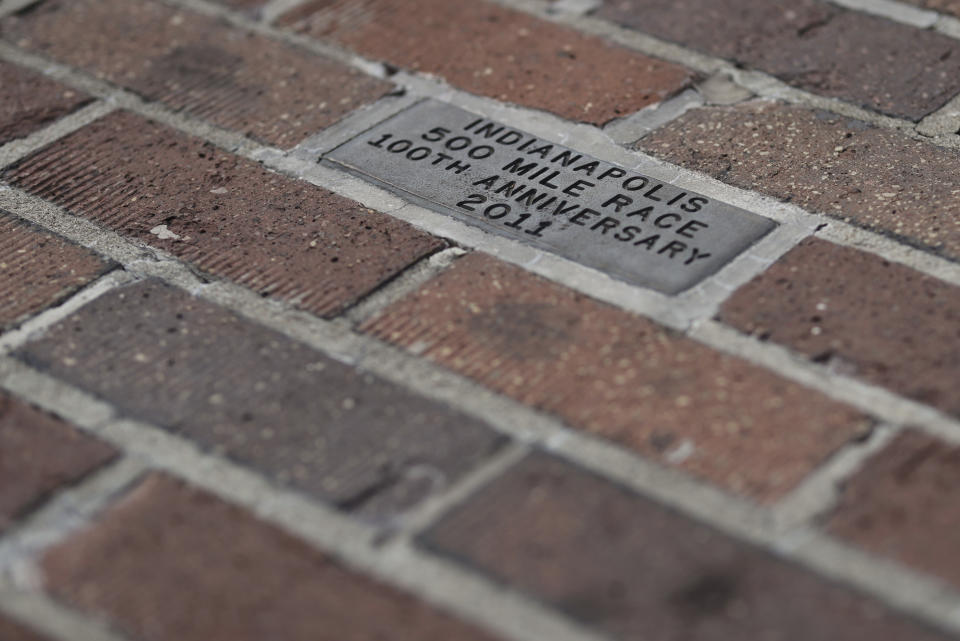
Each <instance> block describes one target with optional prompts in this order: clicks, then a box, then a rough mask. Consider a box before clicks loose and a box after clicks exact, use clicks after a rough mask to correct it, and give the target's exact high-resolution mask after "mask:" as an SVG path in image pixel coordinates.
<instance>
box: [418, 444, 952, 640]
mask: <svg viewBox="0 0 960 641" xmlns="http://www.w3.org/2000/svg"><path fill="white" fill-rule="evenodd" d="M424 543H425V545H426V546H427V547H428V548H429V549H431V550H433V551H437V552H440V553H443V554H447V555H450V556H452V557H454V558H455V559H457V560H459V561H461V562H465V563H468V564H469V565H471V566H473V567H475V568H478V569H480V570H481V571H485V572H487V573H489V574H490V575H492V576H493V577H494V578H495V579H497V580H499V581H502V582H505V583H507V584H509V585H511V586H513V587H516V588H519V589H520V590H523V591H525V592H528V593H530V594H532V595H533V596H534V597H536V598H539V599H541V600H543V601H546V602H547V603H549V604H550V605H552V606H553V607H555V608H558V609H559V610H561V611H562V612H564V613H565V614H567V615H568V616H570V617H571V618H573V619H575V620H577V621H579V622H581V623H583V624H586V625H588V626H593V627H595V628H597V629H599V630H601V631H603V632H606V633H608V634H611V635H613V637H614V638H617V639H624V640H626V639H650V640H654V639H655V640H657V641H661V640H662V641H745V640H746V639H751V640H758V641H759V640H760V639H765V640H766V639H768V640H771V641H774V640H775V641H811V640H813V639H843V640H844V641H876V640H878V639H883V640H884V641H920V640H924V641H932V640H933V639H946V638H947V637H946V635H942V634H940V633H937V632H935V631H933V630H931V629H925V628H924V627H923V626H922V625H920V624H918V623H915V622H913V621H911V620H910V619H909V618H907V617H904V616H902V615H898V614H896V613H894V612H892V611H890V610H887V609H886V608H884V607H883V606H882V605H881V604H880V603H877V602H876V601H873V600H871V599H869V598H867V597H866V596H864V595H861V594H858V593H856V592H855V591H853V590H850V589H848V588H844V587H843V586H840V585H837V584H832V583H830V582H829V581H827V580H825V579H823V578H820V577H818V576H816V575H814V574H813V573H811V572H809V571H808V570H805V569H803V568H800V567H798V566H795V565H792V564H789V563H787V562H785V561H783V560H780V559H778V558H776V557H774V556H773V555H770V554H768V553H766V552H763V551H761V550H758V549H756V548H753V547H751V546H749V545H747V544H745V543H742V542H738V541H736V540H734V539H732V538H730V537H728V536H726V535H724V534H723V533H721V532H719V531H717V530H714V529H713V528H710V527H708V526H705V525H702V524H699V523H697V522H695V521H693V520H691V519H689V518H687V517H685V516H683V515H681V514H679V513H677V512H676V511H674V510H672V509H670V508H668V507H665V506H662V505H659V504H657V503H655V502H654V501H651V500H649V499H647V498H644V497H642V496H638V495H636V494H634V493H632V492H630V491H628V490H625V489H623V488H620V487H618V486H616V485H614V484H613V483H611V482H610V481H607V480H604V479H601V478H599V477H597V476H594V475H593V474H590V473H588V472H586V471H584V470H582V469H579V468H577V467H574V466H573V465H570V464H569V463H566V462H564V461H562V460H560V459H556V458H553V457H550V456H547V455H545V454H541V453H536V454H534V455H532V456H530V457H528V458H527V459H526V460H525V461H523V462H522V463H520V464H519V465H518V466H516V467H515V468H513V469H511V470H510V471H508V472H507V473H506V474H505V475H504V476H503V477H501V478H499V479H497V480H496V481H494V482H493V483H491V484H490V485H489V486H487V487H485V488H483V490H481V491H480V492H479V493H478V494H476V495H475V496H474V497H472V498H471V499H470V500H468V501H467V502H466V503H464V504H462V505H460V506H458V507H457V508H455V509H454V510H453V511H452V513H450V514H448V515H447V516H446V517H444V519H443V520H441V521H440V522H439V523H438V524H437V525H435V526H434V527H433V528H432V529H431V530H430V531H428V532H427V534H426V535H425V537H424Z"/></svg>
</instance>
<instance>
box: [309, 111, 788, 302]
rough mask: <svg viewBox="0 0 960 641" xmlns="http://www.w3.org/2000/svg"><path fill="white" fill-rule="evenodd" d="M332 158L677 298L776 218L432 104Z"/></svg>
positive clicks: (429, 202)
mask: <svg viewBox="0 0 960 641" xmlns="http://www.w3.org/2000/svg"><path fill="white" fill-rule="evenodd" d="M325 162H327V163H329V164H331V165H332V166H334V167H338V168H341V169H344V170H346V171H348V172H350V173H352V174H355V175H357V176H359V177H361V178H364V179H366V180H369V181H372V182H374V183H377V184H379V185H381V186H383V187H385V188H387V189H389V190H391V191H393V192H396V193H399V194H400V195H402V196H404V197H407V198H408V199H410V200H413V201H414V202H417V203H420V204H422V205H424V206H426V207H429V208H430V209H433V210H436V211H439V212H441V213H445V214H449V215H451V216H453V217H455V218H457V219H459V220H462V221H463V222H465V223H468V224H470V225H475V226H478V227H482V228H483V229H485V230H488V231H491V232H493V233H497V234H501V235H504V236H508V237H510V238H513V239H515V240H518V241H520V242H523V243H527V244H529V245H534V246H536V247H539V248H542V249H544V250H546V251H549V252H553V253H556V254H559V255H560V256H564V257H566V258H569V259H570V260H574V261H577V262H578V263H582V264H584V265H587V266H589V267H593V268H595V269H598V270H600V271H603V272H605V273H607V274H610V275H611V276H614V277H616V278H619V279H622V280H625V281H627V282H629V283H633V284H636V285H642V286H645V287H652V288H653V289H656V290H659V291H661V292H664V293H667V294H677V293H679V292H682V291H683V290H685V289H687V288H689V287H691V286H693V285H695V284H696V283H698V282H700V281H701V280H702V279H703V278H705V277H707V276H708V275H710V274H712V273H714V272H716V271H717V270H718V269H720V267H722V266H723V265H724V264H726V263H727V262H728V261H730V260H731V259H732V258H733V257H734V256H736V255H737V254H739V253H740V252H742V251H743V250H744V249H746V248H747V247H749V246H750V245H751V244H753V243H754V242H756V241H757V240H758V239H760V238H761V237H762V236H764V235H765V234H767V233H768V232H770V230H772V229H773V228H774V227H775V226H776V223H774V222H773V221H772V220H770V219H767V218H764V217H762V216H758V215H756V214H753V213H751V212H748V211H745V210H743V209H739V208H737V207H734V206H732V205H728V204H726V203H722V202H718V201H716V200H714V199H712V198H708V197H707V196H703V195H701V194H698V193H696V192H692V191H687V190H684V189H681V188H679V187H676V186H674V185H671V184H669V183H665V182H663V181H660V180H656V179H654V178H651V177H649V176H644V175H643V174H639V173H637V172H635V171H630V170H628V169H626V168H624V167H621V166H619V165H615V164H612V163H609V162H606V161H603V160H599V159H597V158H594V157H592V156H589V155H587V154H584V153H580V152H577V151H576V150H573V149H570V148H568V147H563V146H561V145H557V144H554V143H551V142H548V141H545V140H542V139H540V138H537V137H536V136H533V135H531V134H528V133H526V132H524V131H521V130H519V129H513V128H510V127H508V126H506V125H503V124H501V123H498V122H495V121H492V120H489V119H487V118H484V117H482V116H479V115H477V114H473V113H470V112H468V111H464V110H463V109H460V108H458V107H454V106H452V105H448V104H446V103H442V102H439V101H436V100H425V101H423V102H419V103H417V104H415V105H413V106H411V107H409V108H407V109H406V110H404V111H402V112H400V113H398V114H396V115H395V116H393V117H392V118H389V119H388V120H386V121H384V122H382V123H380V124H379V125H377V126H376V127H374V128H373V129H370V130H368V131H367V132H365V133H363V134H361V135H359V136H357V137H356V138H353V139H352V140H350V141H348V142H346V143H344V144H343V145H341V146H340V147H337V148H336V149H334V150H333V151H332V152H330V154H328V155H327V157H326V159H325Z"/></svg>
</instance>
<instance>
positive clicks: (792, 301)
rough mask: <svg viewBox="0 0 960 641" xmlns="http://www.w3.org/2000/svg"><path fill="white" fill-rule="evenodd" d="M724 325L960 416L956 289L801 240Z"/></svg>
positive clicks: (725, 310) (749, 287) (752, 286)
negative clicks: (781, 345) (755, 335)
mask: <svg viewBox="0 0 960 641" xmlns="http://www.w3.org/2000/svg"><path fill="white" fill-rule="evenodd" d="M719 319H720V320H722V321H723V322H725V323H728V324H730V325H733V326H734V327H736V328H738V329H740V330H742V331H744V332H749V333H752V334H757V335H759V336H762V337H763V338H764V339H765V340H770V341H773V342H776V343H781V344H784V345H787V346H789V347H790V348H792V349H795V350H797V351H799V352H802V353H803V354H805V355H806V356H808V357H810V358H811V359H813V360H814V361H817V362H821V363H827V364H829V365H831V366H832V367H833V368H834V369H837V370H839V371H842V372H844V373H846V374H851V375H854V376H857V377H860V378H863V379H865V380H867V381H869V382H871V383H874V384H876V385H881V386H883V387H886V388H888V389H890V390H892V391H894V392H896V393H898V394H903V395H905V396H908V397H910V398H912V399H915V400H917V401H920V402H922V403H927V404H929V405H933V406H935V407H937V408H939V409H942V410H944V411H945V412H949V413H952V414H954V415H960V396H958V395H957V393H956V389H957V386H958V385H960V344H958V342H957V327H958V326H960V288H957V287H954V286H951V285H948V284H947V283H945V282H943V281H941V280H938V279H936V278H932V277H930V276H925V275H923V274H921V273H919V272H916V271H914V270H912V269H910V268H909V267H905V266H903V265H899V264H896V263H890V262H887V261H885V260H883V259H881V258H880V257H878V256H876V255H874V254H868V253H864V252H861V251H858V250H856V249H851V248H848V247H840V246H838V245H834V244H832V243H828V242H825V241H822V240H818V239H808V240H805V241H803V242H802V243H800V245H799V246H798V247H796V248H795V249H793V250H791V251H790V252H788V253H787V254H786V255H785V256H784V257H783V258H781V259H780V260H779V261H777V262H776V263H775V264H774V265H773V266H772V267H771V268H770V269H768V270H767V271H766V272H765V273H763V274H760V275H759V276H757V277H756V278H754V280H753V281H751V282H750V283H748V284H746V285H744V286H743V287H741V288H740V289H739V290H737V292H736V293H735V294H734V295H733V296H732V297H731V298H730V299H728V300H727V302H726V303H725V304H724V305H723V307H722V308H721V310H720V313H719Z"/></svg>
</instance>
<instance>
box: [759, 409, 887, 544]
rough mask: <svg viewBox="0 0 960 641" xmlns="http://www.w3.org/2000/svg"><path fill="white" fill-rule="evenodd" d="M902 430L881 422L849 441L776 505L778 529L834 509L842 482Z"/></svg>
mask: <svg viewBox="0 0 960 641" xmlns="http://www.w3.org/2000/svg"><path fill="white" fill-rule="evenodd" d="M901 431H903V429H902V428H900V427H896V426H892V425H886V424H882V423H881V424H879V425H876V426H875V427H874V428H873V430H872V432H871V433H870V435H869V437H868V438H867V439H866V440H864V441H862V442H856V441H855V442H851V443H848V444H846V445H845V446H844V447H842V448H841V449H840V450H838V451H837V452H835V453H834V454H833V455H832V456H831V457H830V459H829V460H828V461H827V462H826V463H824V464H822V465H820V467H818V468H817V469H815V470H814V471H813V472H811V473H810V474H809V475H807V477H806V478H804V480H803V481H802V482H801V483H800V485H798V486H797V487H795V488H794V489H793V490H791V491H790V493H789V494H787V495H786V496H784V497H782V498H781V499H780V500H779V501H777V503H776V504H775V505H774V506H773V509H772V511H773V518H774V522H775V523H776V528H777V530H778V531H781V532H787V531H789V530H792V529H795V528H798V527H803V526H804V525H805V524H808V523H809V524H812V523H814V522H815V520H816V519H817V518H818V517H820V516H822V515H824V514H826V513H828V512H829V511H830V510H832V509H833V508H834V507H835V506H836V504H837V501H838V500H839V498H840V485H841V484H842V483H843V482H844V481H846V480H847V479H849V478H850V477H852V476H853V475H854V474H856V473H857V472H859V471H860V470H861V469H862V468H863V466H864V465H865V464H866V463H867V461H869V459H870V457H872V456H873V455H874V454H875V453H876V452H878V451H879V450H881V449H882V448H883V447H885V446H886V445H887V444H888V443H890V441H892V440H893V439H894V437H896V435H897V434H899V433H900V432H901Z"/></svg>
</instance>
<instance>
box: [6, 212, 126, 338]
mask: <svg viewBox="0 0 960 641" xmlns="http://www.w3.org/2000/svg"><path fill="white" fill-rule="evenodd" d="M112 268H113V264H112V263H110V262H108V261H105V260H103V259H102V258H100V257H99V256H97V255H96V254H94V253H93V252H91V251H89V250H87V249H84V248H82V247H79V246H77V245H74V244H73V243H70V242H68V241H66V240H64V239H63V238H60V237H59V236H55V235H53V234H51V233H49V232H46V231H43V230H41V229H39V228H37V227H34V226H33V225H30V224H28V223H25V222H23V221H21V220H19V219H17V218H16V217H14V216H13V215H12V214H10V213H9V212H6V211H4V210H2V209H0V331H2V330H6V329H9V328H11V327H15V326H16V325H18V324H20V323H21V322H23V321H24V320H26V319H27V318H29V317H30V316H32V315H34V314H36V313H38V312H41V311H43V310H44V309H46V308H47V307H50V306H51V305H56V304H57V303H59V302H61V301H62V300H64V299H66V298H67V297H69V296H70V295H71V294H73V293H74V292H76V291H77V290H79V289H80V288H82V287H83V286H84V285H87V284H88V283H90V282H91V281H93V280H95V279H97V278H98V277H100V276H102V275H103V274H105V273H106V272H107V271H109V270H110V269H112Z"/></svg>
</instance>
